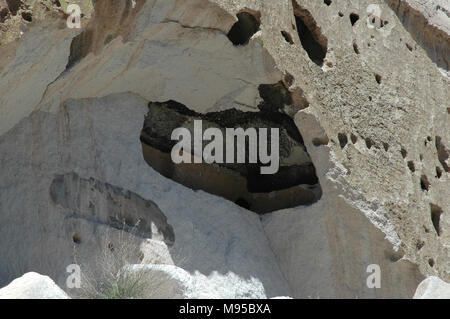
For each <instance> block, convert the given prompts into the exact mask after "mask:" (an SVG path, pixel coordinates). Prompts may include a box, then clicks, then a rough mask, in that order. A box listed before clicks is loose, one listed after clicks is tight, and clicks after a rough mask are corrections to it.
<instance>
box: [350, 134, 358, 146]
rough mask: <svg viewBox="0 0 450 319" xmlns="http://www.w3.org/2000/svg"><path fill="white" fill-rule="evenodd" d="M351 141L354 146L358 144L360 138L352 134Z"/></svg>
mask: <svg viewBox="0 0 450 319" xmlns="http://www.w3.org/2000/svg"><path fill="white" fill-rule="evenodd" d="M350 140H351V141H352V143H353V144H356V142H357V141H358V137H356V135H355V134H353V133H352V134H350Z"/></svg>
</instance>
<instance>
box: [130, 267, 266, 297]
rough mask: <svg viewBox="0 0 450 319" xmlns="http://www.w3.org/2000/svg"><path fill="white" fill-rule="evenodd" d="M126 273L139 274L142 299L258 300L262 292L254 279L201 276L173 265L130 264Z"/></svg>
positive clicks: (227, 275) (217, 275) (219, 275)
mask: <svg viewBox="0 0 450 319" xmlns="http://www.w3.org/2000/svg"><path fill="white" fill-rule="evenodd" d="M125 269H126V271H131V272H143V273H145V275H144V276H143V280H144V281H145V282H146V283H147V284H146V285H145V286H146V289H145V291H144V293H143V296H144V298H152V299H236V298H237V299H242V298H246V299H248V298H250V299H259V298H266V295H265V289H264V287H263V285H262V284H261V282H259V280H256V279H254V278H253V279H249V280H244V279H242V278H240V277H239V276H236V275H235V274H233V273H228V274H225V275H221V274H218V273H216V272H214V273H211V274H209V275H208V276H205V275H203V274H201V273H200V272H198V271H196V272H194V273H192V274H191V273H189V272H187V271H186V270H184V269H182V268H180V267H176V266H173V265H153V264H146V265H130V266H127V267H126V268H125Z"/></svg>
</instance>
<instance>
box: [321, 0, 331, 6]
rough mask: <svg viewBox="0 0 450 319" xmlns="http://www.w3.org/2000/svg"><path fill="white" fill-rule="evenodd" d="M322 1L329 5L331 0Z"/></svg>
mask: <svg viewBox="0 0 450 319" xmlns="http://www.w3.org/2000/svg"><path fill="white" fill-rule="evenodd" d="M323 3H325V4H326V5H327V6H329V5H331V4H332V3H333V1H331V0H323Z"/></svg>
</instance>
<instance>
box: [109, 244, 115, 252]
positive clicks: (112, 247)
mask: <svg viewBox="0 0 450 319" xmlns="http://www.w3.org/2000/svg"><path fill="white" fill-rule="evenodd" d="M108 249H109V250H110V251H114V244H113V243H112V242H109V243H108Z"/></svg>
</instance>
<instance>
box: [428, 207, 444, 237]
mask: <svg viewBox="0 0 450 319" xmlns="http://www.w3.org/2000/svg"><path fill="white" fill-rule="evenodd" d="M430 211H431V222H432V223H433V227H434V229H435V230H436V234H437V235H438V236H440V235H441V226H440V222H441V215H442V208H440V207H439V206H437V205H434V204H430Z"/></svg>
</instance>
